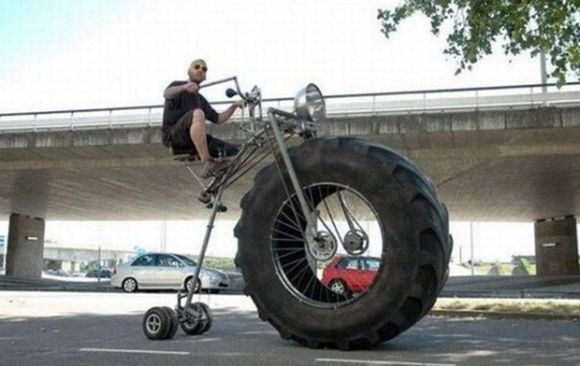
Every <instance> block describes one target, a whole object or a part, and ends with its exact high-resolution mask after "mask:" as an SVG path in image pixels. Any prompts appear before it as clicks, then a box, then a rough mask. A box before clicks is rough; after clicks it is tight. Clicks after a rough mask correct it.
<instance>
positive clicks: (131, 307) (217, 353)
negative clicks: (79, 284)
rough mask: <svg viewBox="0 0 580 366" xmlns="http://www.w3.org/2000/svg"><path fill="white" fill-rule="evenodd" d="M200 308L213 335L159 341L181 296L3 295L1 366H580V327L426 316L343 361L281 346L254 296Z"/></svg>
mask: <svg viewBox="0 0 580 366" xmlns="http://www.w3.org/2000/svg"><path fill="white" fill-rule="evenodd" d="M200 300H202V301H204V302H206V303H209V304H210V305H211V307H212V309H213V312H214V326H213V327H212V329H211V330H210V331H209V332H208V333H206V334H205V335H203V336H186V335H185V334H184V333H183V332H181V331H179V332H178V333H177V335H176V337H175V338H174V339H172V340H169V341H150V340H148V339H147V338H145V336H144V335H143V333H142V331H141V320H142V314H143V313H144V312H145V311H146V310H147V309H148V308H149V307H151V306H155V305H171V304H172V303H173V302H174V295H171V294H117V293H113V294H103V293H100V294H83V293H58V292H51V293H33V292H22V291H19V292H0V365H19V366H20V365H22V366H26V365H51V366H52V365H54V366H56V365H95V366H97V365H99V366H102V365H321V366H323V365H435V366H439V365H455V364H456V365H490V364H504V365H506V364H507V365H514V364H521V365H580V324H579V323H578V322H572V321H535V320H506V319H504V320H484V319H473V318H471V319H469V318H465V319H457V318H438V317H427V318H425V319H423V320H422V321H421V322H419V323H418V324H417V325H415V326H414V327H413V328H411V329H410V330H408V331H407V332H405V333H403V334H402V335H401V336H399V337H397V338H395V339H394V340H392V341H390V342H387V343H385V344H383V345H382V346H381V347H378V348H376V349H373V350H370V351H356V352H342V351H336V350H311V349H308V348H305V347H302V346H300V345H298V344H296V343H294V342H289V341H284V340H282V339H281V338H280V337H279V336H278V334H277V332H276V331H275V330H274V329H273V328H272V327H270V326H269V325H268V324H267V323H264V322H262V321H260V320H259V319H258V317H257V315H256V312H255V308H254V307H253V304H252V303H251V302H250V301H249V299H247V298H246V297H243V296H232V295H230V296H228V295H211V296H202V297H201V298H200Z"/></svg>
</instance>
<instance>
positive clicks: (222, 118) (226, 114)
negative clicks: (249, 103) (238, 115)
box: [217, 100, 244, 124]
mask: <svg viewBox="0 0 580 366" xmlns="http://www.w3.org/2000/svg"><path fill="white" fill-rule="evenodd" d="M243 105H244V102H243V101H241V100H240V101H237V102H234V103H232V104H231V105H230V106H229V107H228V109H226V110H225V111H223V112H221V113H220V114H218V120H217V123H218V124H222V123H225V122H227V121H228V120H229V119H230V118H232V115H233V114H234V112H235V111H236V109H238V108H242V106H243Z"/></svg>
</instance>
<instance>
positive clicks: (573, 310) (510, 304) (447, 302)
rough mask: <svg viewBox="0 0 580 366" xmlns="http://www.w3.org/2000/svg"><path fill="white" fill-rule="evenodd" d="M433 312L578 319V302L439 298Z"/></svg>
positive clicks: (579, 304) (579, 307)
mask: <svg viewBox="0 0 580 366" xmlns="http://www.w3.org/2000/svg"><path fill="white" fill-rule="evenodd" d="M433 310H454V311H487V312H505V313H527V314H558V315H569V316H578V317H580V301H579V300H544V299H460V300H458V299H448V298H440V299H438V300H437V302H436V303H435V306H434V307H433Z"/></svg>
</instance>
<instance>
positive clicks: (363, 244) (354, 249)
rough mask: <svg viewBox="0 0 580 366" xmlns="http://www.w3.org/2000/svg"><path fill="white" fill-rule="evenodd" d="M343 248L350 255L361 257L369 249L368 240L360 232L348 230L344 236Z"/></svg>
mask: <svg viewBox="0 0 580 366" xmlns="http://www.w3.org/2000/svg"><path fill="white" fill-rule="evenodd" d="M343 247H344V250H346V252H347V253H348V254H350V255H361V254H363V253H364V252H366V250H367V249H368V248H369V238H368V236H367V235H366V234H365V233H364V232H363V231H361V230H357V229H354V230H350V231H349V232H347V233H346V234H345V236H344V241H343Z"/></svg>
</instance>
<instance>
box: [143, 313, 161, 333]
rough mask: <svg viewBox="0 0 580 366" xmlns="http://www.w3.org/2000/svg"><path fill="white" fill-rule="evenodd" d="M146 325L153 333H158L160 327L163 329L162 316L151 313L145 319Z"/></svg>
mask: <svg viewBox="0 0 580 366" xmlns="http://www.w3.org/2000/svg"><path fill="white" fill-rule="evenodd" d="M145 326H146V327H147V331H148V332H149V333H151V334H157V333H158V332H159V329H161V318H160V317H159V315H157V314H155V313H154V314H149V316H148V317H147V320H146V321H145Z"/></svg>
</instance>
